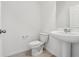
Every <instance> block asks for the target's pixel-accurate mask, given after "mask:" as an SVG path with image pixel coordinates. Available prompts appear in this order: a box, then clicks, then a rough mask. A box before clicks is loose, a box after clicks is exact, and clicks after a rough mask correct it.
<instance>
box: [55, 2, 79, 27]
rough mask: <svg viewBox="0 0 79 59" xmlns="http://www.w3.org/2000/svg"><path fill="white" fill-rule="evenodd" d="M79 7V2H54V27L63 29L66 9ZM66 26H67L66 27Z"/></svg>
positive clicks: (66, 18)
mask: <svg viewBox="0 0 79 59" xmlns="http://www.w3.org/2000/svg"><path fill="white" fill-rule="evenodd" d="M75 5H79V1H57V2H56V18H57V19H56V20H57V22H56V25H57V28H65V27H66V25H67V23H68V22H66V21H67V20H69V19H68V8H70V7H72V6H75ZM67 26H68V25H67Z"/></svg>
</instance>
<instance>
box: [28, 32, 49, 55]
mask: <svg viewBox="0 0 79 59" xmlns="http://www.w3.org/2000/svg"><path fill="white" fill-rule="evenodd" d="M47 41H48V34H46V33H40V39H39V40H36V41H32V42H30V43H29V45H30V48H31V49H32V56H38V55H40V54H41V53H42V52H43V48H44V46H45V44H46V42H47Z"/></svg>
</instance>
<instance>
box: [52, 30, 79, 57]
mask: <svg viewBox="0 0 79 59" xmlns="http://www.w3.org/2000/svg"><path fill="white" fill-rule="evenodd" d="M51 35H52V37H53V38H55V39H57V40H61V41H63V48H62V51H63V53H62V54H63V57H71V56H72V44H73V43H78V42H79V32H64V31H53V32H51Z"/></svg>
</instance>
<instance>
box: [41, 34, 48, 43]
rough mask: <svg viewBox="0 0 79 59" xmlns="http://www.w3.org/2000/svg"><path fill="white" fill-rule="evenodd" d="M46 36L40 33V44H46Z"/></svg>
mask: <svg viewBox="0 0 79 59" xmlns="http://www.w3.org/2000/svg"><path fill="white" fill-rule="evenodd" d="M48 36H49V35H48V34H47V33H40V41H42V42H44V43H45V42H47V40H48Z"/></svg>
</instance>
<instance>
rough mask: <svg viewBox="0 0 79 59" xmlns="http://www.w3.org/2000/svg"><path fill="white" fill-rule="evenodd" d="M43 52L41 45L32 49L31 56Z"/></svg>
mask: <svg viewBox="0 0 79 59" xmlns="http://www.w3.org/2000/svg"><path fill="white" fill-rule="evenodd" d="M42 53H43V47H38V48H34V49H32V56H38V55H40V54H42Z"/></svg>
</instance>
